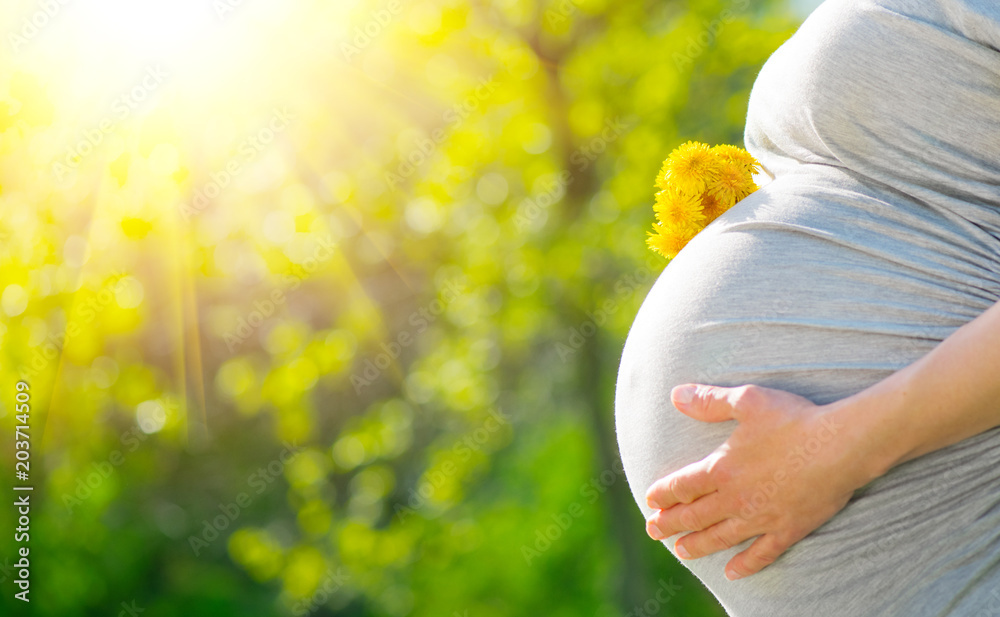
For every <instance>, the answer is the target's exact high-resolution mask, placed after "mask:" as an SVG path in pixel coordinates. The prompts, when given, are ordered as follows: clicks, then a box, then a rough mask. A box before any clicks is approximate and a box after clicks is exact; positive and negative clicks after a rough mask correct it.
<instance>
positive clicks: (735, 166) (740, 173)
mask: <svg viewBox="0 0 1000 617" xmlns="http://www.w3.org/2000/svg"><path fill="white" fill-rule="evenodd" d="M759 171H760V163H758V162H757V160H756V159H754V158H753V157H752V156H750V153H749V152H747V151H746V150H744V149H743V148H738V147H736V146H729V145H721V146H715V147H714V148H711V147H709V146H708V145H707V144H703V143H700V142H696V141H689V142H687V143H686V144H684V145H682V146H680V147H679V148H677V149H675V150H674V151H673V152H671V153H670V156H668V157H667V160H665V161H663V167H662V168H661V169H660V173H659V175H658V176H657V177H656V188H657V189H659V192H657V193H656V204H655V205H654V206H653V211H654V212H655V213H656V223H654V224H653V231H651V232H649V238H647V239H646V244H648V245H649V248H651V249H653V251H655V252H657V253H659V254H661V255H663V256H664V257H667V258H668V259H669V258H673V257H674V256H675V255H677V253H679V252H680V250H681V249H682V248H684V245H686V244H687V243H688V242H689V241H690V240H691V239H692V238H694V237H695V235H696V234H697V233H698V232H699V231H701V230H702V229H704V228H705V226H706V225H708V224H709V223H711V222H712V221H714V220H715V219H716V218H718V216H719V215H720V214H722V213H723V212H725V211H726V210H728V209H730V208H732V207H733V206H734V205H735V204H736V202H738V201H740V200H741V199H743V198H744V197H746V196H747V195H749V194H750V193H753V192H754V191H756V190H757V188H758V187H757V184H756V182H754V179H753V175H754V174H755V173H757V172H759Z"/></svg>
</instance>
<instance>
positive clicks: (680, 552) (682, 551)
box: [674, 546, 728, 576]
mask: <svg viewBox="0 0 1000 617" xmlns="http://www.w3.org/2000/svg"><path fill="white" fill-rule="evenodd" d="M674 550H675V551H677V556H678V557H680V558H681V559H691V553H689V552H688V550H687V549H686V548H684V547H683V546H675V547H674ZM727 576H728V575H727Z"/></svg>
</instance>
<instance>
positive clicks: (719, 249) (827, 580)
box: [615, 0, 1000, 617]
mask: <svg viewBox="0 0 1000 617" xmlns="http://www.w3.org/2000/svg"><path fill="white" fill-rule="evenodd" d="M998 49H1000V0H827V2H826V3H825V4H823V5H822V6H820V8H818V9H817V10H816V11H815V12H814V13H813V14H812V15H811V16H810V17H809V18H808V19H807V20H806V22H805V23H804V24H803V25H802V27H801V28H800V29H799V30H798V32H797V33H796V34H795V35H794V36H793V37H792V38H791V39H790V40H789V41H787V42H786V43H785V44H784V45H783V46H782V47H781V48H780V49H779V50H778V51H777V52H775V53H774V55H773V56H772V57H771V58H770V59H769V60H768V62H767V64H766V65H765V66H764V68H763V69H762V71H761V73H760V75H759V77H758V79H757V82H756V84H755V85H754V88H753V91H752V94H751V97H750V108H749V113H748V116H747V126H746V136H745V140H746V145H747V148H748V149H749V150H750V152H751V153H752V154H753V155H754V156H756V157H757V158H758V159H759V160H760V161H761V162H762V163H763V165H764V166H765V167H766V168H767V169H768V170H770V171H771V173H772V174H774V176H775V179H774V181H772V182H771V183H770V184H768V185H766V186H764V187H763V188H762V189H760V190H759V191H757V192H756V193H754V194H753V195H751V196H750V197H748V198H747V199H745V200H743V201H742V202H741V203H739V204H737V205H736V207H734V208H733V209H732V210H730V211H729V212H728V213H726V214H725V215H723V216H722V217H720V218H719V219H717V220H716V221H715V222H713V223H712V224H711V225H709V226H708V227H707V228H706V229H705V230H704V231H703V232H702V233H701V234H699V235H698V236H697V237H696V238H695V239H694V240H693V241H692V242H691V243H690V244H689V245H688V246H687V247H686V248H685V249H684V250H683V251H681V253H680V254H679V255H678V256H677V258H676V259H674V260H673V261H672V262H670V263H669V265H667V267H666V268H665V269H664V271H663V274H662V275H661V276H660V277H659V279H658V280H657V282H656V284H655V285H654V286H653V288H652V290H651V291H650V293H649V296H648V297H647V298H646V300H645V302H644V304H643V305H642V308H641V310H640V311H639V314H638V316H637V317H636V320H635V323H634V325H633V327H632V330H631V332H630V334H629V337H628V341H627V343H626V345H625V350H624V354H623V357H622V361H621V369H620V372H619V376H618V387H617V396H616V404H615V406H616V421H617V430H618V440H619V445H620V449H621V455H622V460H623V463H624V466H625V471H626V474H627V476H628V480H629V484H630V486H631V489H632V493H633V495H634V497H635V500H636V503H638V505H639V507H640V508H641V510H642V512H643V515H644V516H645V515H648V514H650V510H649V508H648V507H647V506H646V504H645V499H644V495H645V492H646V489H647V488H648V487H649V485H650V484H652V483H653V481H655V480H656V479H658V478H660V477H662V476H664V475H666V474H667V473H670V472H672V471H675V470H677V469H680V468H681V467H683V466H685V465H687V464H690V463H692V462H695V461H697V460H699V459H701V458H703V457H704V456H706V455H708V454H709V453H710V452H711V451H712V450H713V449H715V448H716V447H717V446H718V445H719V444H721V443H722V442H724V441H725V439H726V438H727V437H728V435H729V433H730V432H731V431H732V429H733V428H734V423H733V422H726V423H721V424H707V423H701V422H698V421H695V420H693V419H690V418H688V417H686V416H684V415H682V414H681V413H679V412H678V411H676V410H675V409H674V408H673V406H672V405H671V403H670V399H669V395H670V389H671V388H672V387H673V386H674V385H676V384H679V383H684V382H701V383H711V384H718V385H723V386H736V385H740V384H744V383H754V384H759V385H763V386H768V387H773V388H781V389H784V390H789V391H791V392H795V393H797V394H800V395H803V396H805V397H807V398H809V399H811V400H813V401H814V402H816V403H820V404H822V403H828V402H832V401H834V400H837V399H840V398H843V397H846V396H848V395H851V394H853V393H855V392H858V391H860V390H863V389H864V388H866V387H868V386H870V385H872V384H874V383H876V382H878V381H880V380H882V379H884V378H885V377H887V376H888V375H890V374H891V373H893V372H894V371H896V370H898V369H900V368H902V367H904V366H906V365H908V364H910V363H912V362H914V361H915V360H917V359H918V358H920V357H921V356H922V355H924V354H926V353H927V352H928V351H930V350H931V349H932V348H933V347H934V346H935V345H937V344H938V343H939V342H940V341H941V340H942V339H944V338H945V337H947V336H948V335H949V334H951V333H952V332H954V331H955V330H956V329H957V328H959V327H960V326H961V325H963V324H965V323H967V322H968V321H970V320H972V319H974V318H975V317H976V316H978V315H979V314H981V313H982V312H983V311H985V310H986V309H987V308H989V307H990V306H992V305H993V304H994V303H996V302H997V301H1000V51H998ZM997 344H1000V340H998V341H997ZM996 368H997V378H998V379H1000V367H996ZM996 404H997V405H998V406H1000V401H997V403H996ZM636 524H637V525H641V524H642V521H641V519H640V518H639V517H638V516H637V517H636ZM677 537H678V536H675V537H673V538H669V539H668V540H667V541H665V542H664V544H666V545H667V546H668V548H670V550H673V543H674V541H676V539H677ZM749 545H750V541H749V540H748V541H746V542H744V543H743V544H741V545H740V546H738V547H735V548H734V549H732V550H728V551H724V552H722V553H717V554H715V555H712V556H709V557H704V558H701V559H696V560H692V561H687V562H684V563H685V565H687V566H688V567H689V568H690V569H691V570H692V571H693V572H694V574H695V575H697V576H698V578H700V579H701V580H702V581H703V582H704V584H705V585H707V586H708V588H709V589H710V590H711V591H712V592H713V593H714V594H715V595H716V596H717V597H718V599H719V600H720V602H721V603H722V604H723V606H724V607H725V608H726V610H727V611H728V612H729V614H730V615H732V616H734V617H750V616H758V615H759V616H767V617H786V616H787V617H825V616H834V615H836V616H845V617H858V616H866V615H872V616H875V615H879V616H886V615H889V616H900V617H920V616H932V615H934V616H937V615H949V616H963V617H964V616H970V617H971V616H979V615H994V616H996V615H1000V429H993V430H990V431H987V432H985V433H982V434H980V435H977V436H975V437H973V438H970V439H967V440H965V441H963V442H960V443H958V444H956V445H954V446H951V447H948V448H945V449H943V450H939V451H937V452H934V453H932V454H929V455H926V456H923V457H920V458H918V459H915V460H913V461H910V462H908V463H906V464H903V465H901V466H898V467H896V468H894V469H893V470H892V471H890V472H889V473H888V474H887V475H885V476H883V477H881V478H879V479H878V480H876V481H874V482H872V483H871V484H869V485H867V486H866V487H864V488H863V489H861V490H859V491H858V492H857V493H856V495H855V496H854V498H853V499H852V500H851V502H850V503H849V504H848V506H847V507H846V508H845V509H844V510H842V511H841V512H840V513H839V514H837V515H836V516H835V517H834V518H832V519H831V520H830V521H828V522H827V523H826V524H825V525H823V526H822V527H820V528H819V529H817V530H816V531H814V532H813V533H812V534H811V535H809V536H808V537H807V538H805V539H804V540H802V541H801V542H799V543H798V544H796V545H795V546H794V547H792V548H791V549H790V550H789V551H788V552H787V553H785V554H784V555H783V556H782V557H781V558H780V559H779V560H778V561H777V562H776V563H775V564H773V565H772V566H770V567H768V568H767V569H765V570H764V571H762V572H761V573H759V574H756V575H753V576H751V577H748V578H746V579H742V580H739V581H734V582H730V581H727V580H726V579H725V576H724V573H723V571H724V566H725V564H726V563H727V562H728V561H729V559H730V558H732V557H733V556H734V555H735V554H736V553H737V552H739V551H742V550H744V549H746V548H747V547H748V546H749Z"/></svg>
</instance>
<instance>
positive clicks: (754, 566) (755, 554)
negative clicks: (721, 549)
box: [726, 534, 788, 581]
mask: <svg viewBox="0 0 1000 617" xmlns="http://www.w3.org/2000/svg"><path fill="white" fill-rule="evenodd" d="M787 550H788V545H787V544H785V543H784V542H782V541H781V540H779V539H778V538H777V537H775V536H774V535H772V534H764V535H762V536H761V537H759V538H757V539H756V540H754V542H753V544H751V545H750V548H748V549H747V550H745V551H743V552H742V553H740V554H739V555H736V556H735V557H733V558H732V559H730V560H729V564H727V565H726V578H728V579H729V580H731V581H735V580H736V579H739V578H743V577H746V576H750V575H751V574H756V573H758V572H760V571H761V570H763V569H764V568H766V567H767V566H769V565H771V564H772V563H774V562H775V560H777V559H778V557H780V556H781V554H782V553H784V552H785V551H787Z"/></svg>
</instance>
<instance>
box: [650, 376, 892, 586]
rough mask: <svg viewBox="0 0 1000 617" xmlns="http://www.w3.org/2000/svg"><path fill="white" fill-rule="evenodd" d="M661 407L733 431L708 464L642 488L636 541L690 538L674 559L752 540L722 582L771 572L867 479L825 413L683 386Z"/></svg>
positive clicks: (783, 398)
mask: <svg viewBox="0 0 1000 617" xmlns="http://www.w3.org/2000/svg"><path fill="white" fill-rule="evenodd" d="M671 398H672V399H673V403H674V406H675V407H677V409H678V410H680V411H681V412H683V413H684V414H686V415H688V416H690V417H692V418H694V419H696V420H701V421H703V422H722V421H725V420H736V421H737V422H739V425H738V426H737V427H736V429H735V430H734V431H733V433H732V435H731V436H730V437H729V439H728V440H726V442H725V443H724V444H722V445H721V446H719V447H718V448H717V449H716V450H715V451H714V452H712V454H710V455H709V456H707V457H706V458H704V459H702V460H701V461H698V462H697V463H694V464H691V465H688V466H687V467H685V468H683V469H681V470H679V471H677V472H674V473H672V474H670V475H668V476H666V477H664V478H661V479H660V480H658V481H657V482H656V483H654V484H653V485H652V486H651V487H650V488H649V491H648V492H647V493H646V502H647V503H648V504H649V506H650V507H651V508H655V509H656V512H655V513H654V514H653V515H652V516H650V518H649V519H648V520H647V521H646V531H647V533H648V534H649V535H650V536H651V537H652V538H653V539H655V540H662V539H665V538H668V537H670V536H672V535H675V534H678V533H681V532H685V531H688V532H692V533H688V534H687V535H685V536H683V537H682V538H680V539H679V540H678V541H677V543H676V544H675V550H676V551H677V554H678V555H679V556H680V557H681V558H684V559H697V558H698V557H704V556H705V555H710V554H712V553H715V552H718V551H721V550H725V549H729V548H732V547H733V546H735V545H737V544H739V543H740V542H743V541H744V540H747V539H749V538H753V537H756V536H759V537H757V540H756V541H754V542H753V544H751V545H750V547H749V548H747V549H746V550H745V551H743V552H741V553H739V554H738V555H736V556H735V557H733V559H732V560H730V562H729V564H728V565H727V566H726V577H727V578H729V579H730V580H735V579H737V578H742V577H745V576H749V575H751V574H754V573H756V572H759V571H760V570H762V569H763V568H765V567H766V566H768V565H769V564H771V563H773V562H774V560H776V559H777V558H778V556H779V555H781V554H782V553H784V552H785V551H786V550H788V548H789V547H791V546H792V545H793V544H795V543H796V542H798V541H799V540H801V539H802V538H804V537H806V536H807V535H808V534H809V533H810V532H812V531H813V530H814V529H816V528H817V527H819V526H820V525H822V524H823V523H824V522H826V521H827V520H829V519H830V518H831V517H833V515H834V514H836V513H837V512H839V511H840V510H841V509H842V508H843V507H844V506H845V505H847V502H848V500H849V499H850V498H851V495H852V494H853V493H854V491H855V490H856V489H858V488H860V487H862V486H864V485H865V484H867V483H868V482H869V481H871V480H872V479H874V477H875V476H874V475H873V474H872V473H871V472H870V471H869V469H870V468H871V466H870V465H867V464H866V462H865V461H864V460H862V459H863V458H864V457H863V456H859V450H858V448H857V447H856V446H858V445H860V442H858V443H857V444H856V443H855V442H856V440H855V439H854V438H853V437H852V436H851V435H852V431H849V430H845V426H844V425H843V423H842V421H838V420H837V416H836V413H837V412H836V409H838V408H837V407H835V406H817V405H814V404H813V403H811V402H810V401H808V400H807V399H804V398H802V397H800V396H797V395H795V394H791V393H789V392H783V391H780V390H771V389H769V388H761V387H757V386H742V387H738V388H720V387H714V386H704V385H693V384H687V385H684V386H678V387H676V388H674V389H673V391H672V392H671Z"/></svg>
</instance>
